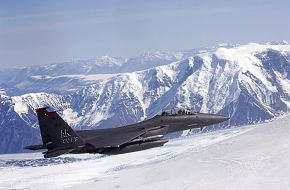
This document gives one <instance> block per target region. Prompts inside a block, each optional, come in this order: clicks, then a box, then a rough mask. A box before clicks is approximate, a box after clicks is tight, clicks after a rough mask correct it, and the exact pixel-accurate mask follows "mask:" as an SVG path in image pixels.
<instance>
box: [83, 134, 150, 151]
mask: <svg viewBox="0 0 290 190" xmlns="http://www.w3.org/2000/svg"><path fill="white" fill-rule="evenodd" d="M144 133H145V131H130V132H124V133H118V134H115V133H107V134H104V135H102V136H100V137H98V138H94V139H91V140H88V141H87V143H89V144H91V145H93V146H94V147H95V148H102V147H119V146H121V145H122V144H125V143H127V142H130V141H131V140H133V139H135V138H137V137H139V136H140V135H143V134H144Z"/></svg>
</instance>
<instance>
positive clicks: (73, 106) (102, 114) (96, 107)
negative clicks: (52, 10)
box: [0, 43, 290, 153]
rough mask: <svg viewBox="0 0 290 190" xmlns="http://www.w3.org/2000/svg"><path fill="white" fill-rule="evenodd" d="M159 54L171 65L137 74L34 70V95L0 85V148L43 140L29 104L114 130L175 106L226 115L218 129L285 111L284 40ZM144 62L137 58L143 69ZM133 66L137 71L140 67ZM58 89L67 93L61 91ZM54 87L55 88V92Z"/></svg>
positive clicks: (288, 57)
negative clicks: (15, 92)
mask: <svg viewBox="0 0 290 190" xmlns="http://www.w3.org/2000/svg"><path fill="white" fill-rule="evenodd" d="M173 55H174V56H173ZM177 55H179V57H178V56H177ZM162 56H163V57H164V58H162V59H163V60H167V62H171V63H169V64H166V62H162V63H158V64H157V65H159V64H161V66H156V65H154V64H153V62H154V61H151V63H152V64H149V63H148V68H147V69H145V70H140V71H134V72H126V73H119V74H116V73H115V71H112V72H111V73H110V74H108V73H107V74H106V75H104V74H102V75H100V74H91V75H85V74H83V73H82V74H80V73H61V74H60V75H58V76H56V75H54V76H48V75H47V73H45V74H43V75H41V73H37V75H34V76H33V77H32V78H34V80H35V81H37V82H34V83H32V84H33V85H28V86H26V87H25V88H29V87H30V86H33V90H31V91H34V92H36V93H31V92H30V93H27V94H23V95H19V96H12V97H10V96H8V95H7V94H8V93H7V94H6V95H5V91H7V89H8V90H9V89H10V88H9V85H6V87H2V88H3V89H4V90H2V95H1V96H0V100H1V103H0V109H1V112H0V113H1V115H0V117H1V120H0V121H1V122H2V123H1V125H0V147H1V149H0V152H1V153H4V152H19V151H22V147H23V146H25V145H28V144H31V143H32V142H37V141H38V142H40V140H39V139H40V138H39V131H38V127H37V120H36V116H35V114H34V109H35V108H37V107H41V106H51V107H52V108H54V109H56V110H60V111H59V112H60V113H61V114H62V116H63V117H64V119H65V120H66V121H67V122H68V123H69V124H71V125H72V126H74V127H75V128H78V129H87V128H97V127H99V128H106V127H118V126H122V125H126V124H130V123H134V122H137V121H140V120H143V119H145V118H150V117H153V116H154V115H155V114H157V113H158V112H159V111H161V110H162V109H166V108H172V107H188V108H190V109H192V110H195V111H202V112H210V113H221V114H224V115H228V116H230V117H231V119H230V120H229V121H228V122H227V123H224V124H222V125H220V126H214V127H215V128H216V127H218V128H219V127H226V126H228V125H244V124H250V123H257V122H261V121H265V120H268V119H271V118H273V117H275V116H278V115H280V114H282V113H285V112H287V111H288V109H289V106H290V99H289V96H290V45H288V44H274V45H273V44H256V43H250V44H246V45H237V46H233V47H228V46H226V47H223V46H222V47H220V46H218V47H217V48H216V49H215V50H214V51H213V50H209V51H206V50H204V51H202V52H197V53H196V54H193V56H189V57H186V56H184V54H183V56H181V55H180V54H176V53H172V54H171V56H169V55H167V54H165V55H164V54H158V56H157V57H158V59H160V57H162ZM149 57H151V58H152V56H149ZM181 57H183V58H182V60H179V59H181ZM144 59H145V58H144ZM152 60H154V59H152ZM172 60H173V62H172ZM127 63H128V61H127ZM144 63H146V62H140V65H141V66H140V68H143V66H144ZM136 64H138V62H136ZM122 65H123V64H122ZM145 65H147V64H145ZM152 65H154V67H152ZM155 66H156V67H155ZM135 70H139V69H138V65H137V66H136V67H135ZM63 74H67V75H63ZM68 74H69V75H68ZM86 74H87V73H86ZM20 76H21V75H20ZM15 77H16V78H17V76H15ZM17 84H18V83H17ZM35 84H36V85H35ZM7 86H8V87H7ZM13 87H14V88H17V86H16V87H15V86H13ZM62 88H64V90H63V91H65V93H61V91H62ZM37 89H39V90H38V91H37ZM52 89H59V91H54V92H53V93H52ZM67 89H72V90H71V91H69V90H67ZM2 147H5V148H2Z"/></svg>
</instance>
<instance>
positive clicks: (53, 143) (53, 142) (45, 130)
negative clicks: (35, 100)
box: [36, 108, 85, 151]
mask: <svg viewBox="0 0 290 190" xmlns="http://www.w3.org/2000/svg"><path fill="white" fill-rule="evenodd" d="M36 112H37V117H38V122H39V128H40V132H41V137H42V141H43V145H44V146H45V147H46V148H47V149H48V151H51V150H64V149H72V148H76V147H79V146H82V145H84V144H85V143H84V141H83V140H82V138H81V137H80V136H79V135H78V134H77V133H76V132H75V131H74V130H73V129H72V128H71V127H70V126H69V125H68V124H67V123H66V122H65V121H64V120H63V119H62V118H61V117H60V116H59V115H58V114H57V112H56V111H53V112H48V111H47V108H39V109H36Z"/></svg>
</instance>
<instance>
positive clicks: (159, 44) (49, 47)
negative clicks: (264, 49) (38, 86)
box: [0, 0, 290, 68]
mask: <svg viewBox="0 0 290 190" xmlns="http://www.w3.org/2000/svg"><path fill="white" fill-rule="evenodd" d="M289 10H290V1H289V0H285V1H282V0H280V1H279V0H263V1H258V0H242V1H230V0H229V1H225V0H220V1H217V0H212V1H209V0H200V1H197V0H192V1H189V0H176V1H173V0H164V1H158V0H139V1H138V0H132V1H129V0H124V1H123V0H104V1H103V0H102V1H101V0H100V1H93V0H91V1H87V0H79V1H74V0H67V1H61V0H49V1H48V0H47V1H44V0H41V1H40V0H34V1H32V0H25V1H23V0H18V1H15V0H7V1H4V0H2V1H0V68H5V67H19V66H26V65H35V64H47V63H53V62H61V61H69V60H72V59H87V58H93V57H99V56H101V55H111V56H120V57H130V56H134V55H138V54H142V53H144V52H148V51H156V50H164V51H174V50H182V49H191V48H195V47H205V46H213V45H216V44H218V43H222V42H228V43H247V42H266V41H281V40H283V39H285V40H287V41H290V21H289V20H290V11H289Z"/></svg>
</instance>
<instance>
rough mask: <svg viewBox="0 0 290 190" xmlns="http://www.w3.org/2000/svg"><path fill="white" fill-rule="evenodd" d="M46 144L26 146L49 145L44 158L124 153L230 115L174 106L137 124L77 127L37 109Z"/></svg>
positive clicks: (149, 146) (44, 109)
mask: <svg viewBox="0 0 290 190" xmlns="http://www.w3.org/2000/svg"><path fill="white" fill-rule="evenodd" d="M36 113H37V117H38V122H39V128H40V133H41V137H42V142H43V144H41V145H31V146H27V147H25V149H29V150H41V149H47V151H46V152H43V155H44V158H51V157H57V156H60V155H62V154H81V153H99V154H106V155H114V154H123V153H129V152H135V151H140V150H145V149H149V148H154V147H160V146H163V145H164V144H165V143H167V142H168V140H166V138H165V137H164V136H165V135H166V134H169V133H173V132H177V131H183V130H187V129H193V128H203V127H204V126H207V125H212V124H216V123H220V122H223V121H226V120H228V119H229V118H228V117H225V116H221V115H215V114H205V113H197V112H191V111H189V110H184V109H179V110H176V109H171V110H169V111H163V112H161V113H160V114H157V115H156V116H155V117H153V118H151V119H147V120H144V121H141V122H138V123H135V124H131V125H127V126H123V127H118V128H108V129H95V130H83V131H74V130H73V129H72V128H71V127H70V126H69V125H68V124H67V123H66V122H65V121H64V120H63V119H62V118H61V117H60V116H59V115H58V113H57V112H56V111H51V112H50V111H48V108H46V107H45V108H39V109H36Z"/></svg>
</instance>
